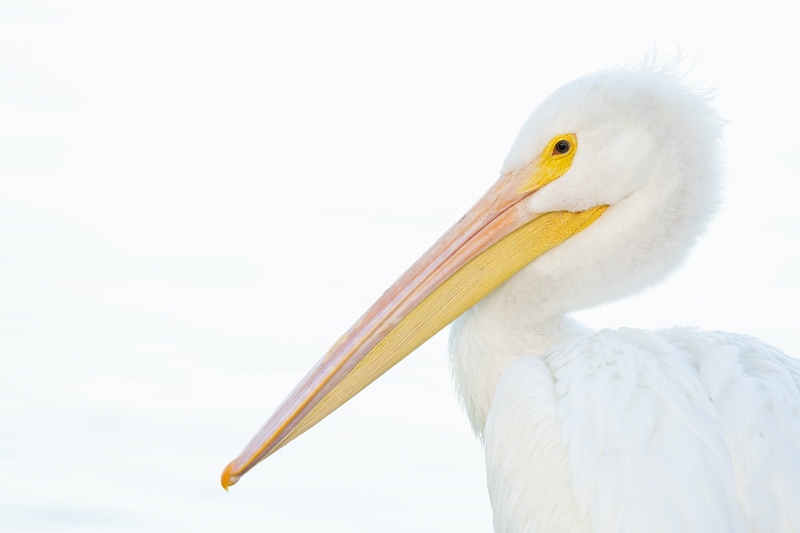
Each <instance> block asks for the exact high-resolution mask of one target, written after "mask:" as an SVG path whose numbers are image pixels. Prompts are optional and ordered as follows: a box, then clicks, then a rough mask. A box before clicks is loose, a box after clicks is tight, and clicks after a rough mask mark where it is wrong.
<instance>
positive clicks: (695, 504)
mask: <svg viewBox="0 0 800 533" xmlns="http://www.w3.org/2000/svg"><path fill="white" fill-rule="evenodd" d="M576 330H577V328H575V329H573V335H570V336H569V338H567V339H565V340H562V341H559V342H556V343H555V344H554V345H552V346H551V347H549V348H548V349H546V350H544V351H543V352H541V353H537V354H531V355H528V356H523V357H519V358H516V359H515V360H514V361H513V362H512V363H510V364H508V365H507V366H506V367H505V369H504V371H503V372H502V375H501V377H500V379H499V380H498V381H497V383H496V386H495V390H494V393H493V395H492V401H491V405H490V407H489V409H488V412H487V416H486V423H485V426H484V427H476V428H475V429H476V431H480V434H481V435H482V437H483V440H484V446H485V452H486V471H487V475H488V487H489V495H490V499H491V501H492V508H493V510H494V522H495V529H496V530H497V531H507V532H515V531H586V532H616V531H657V532H662V531H663V532H671V531H697V532H701V531H702V532H715V531H718V532H739V531H742V532H750V531H763V532H768V531H775V532H778V531H780V532H791V531H798V530H800V509H798V507H797V506H796V505H795V502H798V501H800V460H798V450H797V443H798V442H800V413H799V412H798V409H797V406H798V405H800V393H799V392H798V388H799V387H800V363H798V361H797V360H794V359H791V358H789V357H787V356H786V355H785V354H783V353H781V352H780V351H778V350H777V349H775V348H773V347H771V346H768V345H766V344H764V343H763V342H761V341H759V340H757V339H754V338H751V337H746V336H740V335H734V334H730V333H721V332H704V331H699V330H696V329H692V328H674V329H669V330H662V331H655V332H648V331H642V330H635V329H620V330H603V331H598V332H593V331H588V330H584V331H582V332H577V331H576ZM457 354H458V351H457V350H456V351H454V356H457Z"/></svg>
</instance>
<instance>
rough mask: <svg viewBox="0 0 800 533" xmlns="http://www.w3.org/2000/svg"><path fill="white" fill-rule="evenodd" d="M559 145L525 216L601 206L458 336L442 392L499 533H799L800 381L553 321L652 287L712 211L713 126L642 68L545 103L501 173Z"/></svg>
mask: <svg viewBox="0 0 800 533" xmlns="http://www.w3.org/2000/svg"><path fill="white" fill-rule="evenodd" d="M563 131H574V132H576V133H577V136H578V138H579V139H580V144H579V148H578V151H577V153H576V156H575V160H574V163H573V165H572V167H571V168H570V170H569V171H567V172H566V173H565V174H564V175H563V176H562V177H561V178H559V179H557V180H555V181H554V182H552V183H550V184H549V185H547V186H546V187H544V188H542V189H541V190H540V191H537V193H536V194H534V195H532V196H531V199H530V202H531V203H530V205H531V209H532V210H533V211H535V212H550V211H554V210H579V209H585V208H588V207H591V206H593V205H598V204H603V203H605V204H609V205H610V206H611V207H609V208H608V210H607V211H606V212H605V213H604V214H603V216H602V217H601V218H600V219H598V220H597V222H595V223H594V224H593V225H592V226H590V227H589V228H587V229H586V230H584V231H583V232H581V233H580V234H578V235H575V236H574V237H572V238H571V239H569V240H568V241H566V242H564V243H563V244H561V245H560V246H558V247H556V248H554V249H552V250H550V251H549V252H548V253H547V254H545V255H543V256H542V257H540V258H539V259H537V260H535V261H534V262H532V263H531V264H529V265H528V266H527V267H525V268H524V269H523V270H522V271H520V272H519V273H518V274H516V275H515V276H514V277H512V278H511V279H509V280H508V281H507V282H506V283H505V284H504V285H502V286H501V287H500V288H498V289H497V290H496V291H495V292H493V293H492V294H490V295H489V296H487V297H486V298H485V299H484V300H482V301H481V302H479V303H478V304H476V305H475V306H474V307H473V308H472V309H470V310H469V311H468V312H467V313H465V314H464V315H462V316H461V318H459V319H458V320H457V321H456V322H455V324H454V326H453V328H452V330H451V336H450V344H451V356H452V366H453V373H454V376H455V380H456V384H457V389H458V391H459V394H460V396H461V398H462V400H463V403H464V405H465V407H466V410H467V413H468V416H469V418H470V421H471V423H472V425H473V428H474V430H475V432H476V433H477V434H478V435H479V436H480V437H481V438H482V439H483V441H484V444H485V449H486V468H487V475H488V487H489V494H490V498H491V501H492V507H493V510H494V523H495V529H496V530H497V531H501V532H523V531H525V532H527V531H531V532H534V531H541V532H555V531H571V532H572V531H576V532H577V531H580V532H583V531H585V532H609V533H610V532H623V531H625V532H641V531H663V532H676V531H694V532H698V533H699V532H704V533H705V532H740V531H741V532H746V531H754V532H764V533H767V532H791V531H800V362H798V360H796V359H792V358H790V357H787V356H786V355H784V354H783V353H781V352H780V351H778V350H777V349H775V348H773V347H771V346H768V345H766V344H764V343H763V342H761V341H758V340H757V339H753V338H750V337H745V336H741V335H735V334H730V333H721V332H703V331H698V330H695V329H687V328H674V329H669V330H662V331H655V332H647V331H640V330H633V329H619V330H603V331H598V332H594V331H591V330H589V329H588V328H585V327H583V326H582V325H580V324H578V323H576V322H574V321H573V320H571V319H570V318H569V317H568V316H567V313H568V312H569V311H574V310H577V309H582V308H585V307H587V306H591V305H595V304H597V303H600V302H604V301H608V300H611V299H614V298H619V297H622V296H626V295H628V294H631V293H633V292H636V291H638V290H641V289H642V288H643V287H646V286H648V285H650V284H652V283H654V282H655V281H657V280H659V279H661V278H663V277H664V276H665V275H666V274H667V273H668V272H669V271H671V270H672V269H673V268H675V267H676V266H677V265H678V264H680V262H681V261H682V260H683V258H684V257H685V256H686V254H687V253H688V251H689V249H690V247H691V246H692V245H693V243H694V241H695V239H696V238H697V236H698V235H699V234H700V233H701V232H702V231H703V229H704V228H705V225H706V223H707V221H708V220H709V218H710V217H711V215H712V214H713V213H714V211H715V209H716V205H717V201H718V200H717V199H718V196H719V188H720V186H719V180H718V177H717V176H718V163H717V153H718V147H717V143H718V139H719V121H718V119H717V118H716V116H715V115H714V113H713V112H712V111H710V109H709V108H708V101H707V99H706V98H705V97H704V96H702V95H699V94H697V93H696V92H694V91H692V90H691V89H688V88H685V87H683V86H681V85H680V84H679V83H678V82H677V81H676V80H674V79H673V78H672V77H671V76H670V75H668V74H667V73H664V72H662V71H659V70H657V69H654V68H642V69H636V70H620V71H610V72H604V73H600V74H597V75H594V76H590V77H587V78H583V79H581V80H578V81H576V82H573V83H572V84H569V85H567V86H564V87H562V88H561V89H559V90H558V91H557V92H556V93H555V94H554V95H553V96H551V97H550V98H549V99H548V100H546V101H545V102H544V103H543V104H542V105H541V106H540V107H539V108H538V109H537V110H536V111H535V112H534V113H533V115H532V116H531V118H530V119H529V120H528V122H527V123H526V125H525V126H524V127H523V130H522V132H521V133H520V135H519V137H518V139H517V141H516V143H515V144H514V147H513V148H512V150H511V153H510V154H509V156H508V159H507V161H506V165H505V168H504V172H508V171H510V170H513V169H515V168H519V167H521V166H523V165H524V164H525V163H526V162H528V161H530V160H531V159H532V158H533V157H534V156H535V154H536V153H537V152H538V151H539V150H541V146H542V144H544V143H545V142H546V140H547V139H549V138H550V137H552V136H553V135H555V134H557V133H558V132H563Z"/></svg>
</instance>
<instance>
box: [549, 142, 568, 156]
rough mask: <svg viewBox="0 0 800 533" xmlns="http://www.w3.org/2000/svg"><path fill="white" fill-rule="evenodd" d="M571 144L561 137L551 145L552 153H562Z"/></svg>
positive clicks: (565, 151)
mask: <svg viewBox="0 0 800 533" xmlns="http://www.w3.org/2000/svg"><path fill="white" fill-rule="evenodd" d="M570 148H572V145H571V144H570V142H569V141H568V140H566V139H561V140H560V141H558V142H557V143H556V144H555V146H553V155H564V154H566V153H567V152H569V150H570Z"/></svg>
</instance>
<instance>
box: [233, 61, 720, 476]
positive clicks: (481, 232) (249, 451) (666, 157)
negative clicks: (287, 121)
mask: <svg viewBox="0 0 800 533" xmlns="http://www.w3.org/2000/svg"><path fill="white" fill-rule="evenodd" d="M719 133H720V123H719V120H718V119H717V118H716V116H715V114H714V113H713V112H711V111H710V109H709V104H708V101H707V98H705V97H704V96H702V95H700V94H698V93H696V92H695V91H693V90H691V89H689V88H686V87H684V86H682V85H681V84H680V83H679V82H678V81H676V80H675V79H674V78H673V77H672V76H671V75H669V74H668V73H666V72H663V71H661V70H659V69H657V68H653V67H645V68H639V69H631V70H611V71H606V72H601V73H598V74H595V75H592V76H587V77H584V78H581V79H578V80H576V81H574V82H572V83H570V84H567V85H565V86H563V87H561V88H560V89H558V90H557V91H556V92H555V93H553V94H552V95H551V96H550V97H549V98H547V99H546V100H545V101H544V102H543V103H542V104H541V105H540V106H539V107H538V108H537V109H536V110H535V111H534V112H533V114H532V115H531V116H530V118H529V119H528V120H527V122H526V123H525V125H524V126H523V128H522V130H521V132H520V133H519V136H518V137H517V139H516V141H515V142H514V145H513V146H512V148H511V151H510V153H509V155H508V157H507V158H506V161H505V163H504V165H503V169H502V171H501V175H500V178H499V180H498V181H497V182H496V183H495V184H494V185H493V186H492V187H491V188H490V189H489V191H488V192H487V193H486V194H485V195H484V196H483V197H482V198H481V199H480V200H479V201H478V202H477V203H476V204H475V205H474V206H473V207H472V208H471V209H470V210H469V211H468V212H467V214H465V215H464V217H462V219H461V220H459V221H458V222H457V223H456V224H455V225H454V226H453V227H452V228H451V229H450V230H448V231H447V232H446V233H445V234H444V235H443V236H442V237H441V238H440V239H439V241H437V242H436V243H435V244H434V245H433V247H431V249H430V250H428V251H427V252H426V253H425V254H424V255H423V256H422V257H421V258H420V259H419V260H418V261H417V262H416V263H414V264H413V265H412V266H411V268H410V269H409V270H408V271H407V272H406V273H405V274H403V276H402V277H401V278H400V279H399V280H398V281H397V282H395V284H393V285H392V286H391V287H390V288H389V289H388V290H387V291H386V292H385V293H384V295H383V296H382V297H381V298H380V299H379V300H378V301H377V302H376V303H375V304H374V305H373V306H372V307H371V308H370V309H369V310H367V312H366V313H365V314H364V315H363V316H362V317H361V318H360V319H359V320H358V321H357V322H356V324H355V325H354V326H353V327H352V328H351V329H350V330H349V331H348V332H346V333H345V334H344V335H343V336H342V337H341V338H340V339H339V341H337V343H336V344H335V345H334V346H333V347H332V348H331V349H330V351H329V352H328V353H327V354H326V355H325V356H324V357H323V358H322V360H321V361H320V362H319V363H317V365H316V366H315V367H314V368H312V369H311V371H310V372H309V373H308V375H307V376H306V377H305V378H304V379H303V380H302V381H301V382H300V383H299V384H298V385H297V387H296V388H295V389H294V391H293V392H292V393H291V394H290V395H289V396H288V397H287V398H286V399H285V400H284V402H283V403H282V404H281V405H280V406H279V407H278V409H277V410H276V411H275V412H274V413H273V415H272V416H271V417H270V419H269V420H268V421H267V422H266V424H265V425H264V426H263V427H262V428H261V430H260V431H259V432H258V433H257V434H256V436H255V437H254V438H253V439H252V440H251V442H250V443H249V444H248V445H247V447H246V448H245V449H244V451H243V452H242V453H241V455H240V456H239V457H237V458H236V459H235V460H234V461H232V462H231V463H230V464H229V465H228V466H227V467H226V468H225V470H224V472H223V475H222V485H223V486H224V487H225V488H226V489H227V487H228V486H230V485H232V484H234V483H236V482H237V481H238V479H239V478H240V477H241V476H242V475H244V473H246V472H247V471H248V470H250V469H251V468H252V467H253V466H255V464H257V463H258V462H260V461H261V460H263V459H264V458H266V457H267V456H269V455H271V454H272V453H274V452H275V451H276V450H278V449H279V448H281V447H282V446H284V445H285V444H287V443H288V442H290V441H291V440H292V439H294V438H296V437H297V436H298V435H300V434H301V433H303V432H304V431H306V430H307V429H309V428H310V427H311V426H313V425H314V424H316V423H317V422H318V421H319V420H321V419H322V418H323V417H325V416H327V415H328V414H330V413H331V412H332V411H333V410H334V409H336V408H338V407H339V406H340V405H342V404H343V403H344V402H346V401H347V400H349V399H350V398H352V397H353V396H354V395H355V394H357V393H358V392H359V391H360V390H362V389H363V388H364V387H366V386H367V385H368V384H369V383H371V382H372V381H374V380H375V379H376V378H378V377H379V376H380V375H381V374H383V373H384V372H386V371H387V370H388V369H389V368H391V367H392V366H393V365H394V364H396V363H397V362H398V361H400V360H401V359H402V358H403V357H405V356H406V355H408V354H409V353H411V352H412V351H413V350H414V349H416V348H417V347H418V346H419V345H421V344H422V343H423V342H425V341H426V340H427V339H429V338H430V337H431V336H433V335H434V334H435V333H436V332H438V331H439V330H441V329H442V328H443V327H445V326H446V325H447V324H449V323H451V322H453V321H454V320H456V319H457V318H458V317H459V316H461V315H462V314H464V313H465V312H466V311H468V310H470V309H471V308H472V309H471V310H470V312H469V313H468V314H466V315H464V317H462V318H461V319H460V320H461V322H463V321H464V320H476V319H479V318H480V317H476V315H478V314H479V315H481V316H482V317H487V318H485V320H490V321H493V323H496V324H497V325H498V327H502V323H503V322H504V321H508V322H509V323H510V322H512V321H515V320H516V321H518V320H520V318H519V317H532V316H538V317H556V316H560V315H563V314H564V313H566V312H569V311H573V310H577V309H581V308H585V307H589V306H592V305H595V304H597V303H600V302H604V301H608V300H611V299H614V298H619V297H622V296H624V295H628V294H631V293H633V292H635V291H638V290H640V289H642V288H643V287H645V286H647V285H649V284H652V283H654V282H655V281H656V280H658V279H660V278H663V277H664V276H665V275H666V274H667V273H668V272H669V271H670V270H671V269H673V268H675V267H676V266H677V265H678V264H679V263H680V262H681V261H682V259H683V258H684V257H685V256H686V254H687V253H688V251H689V249H690V248H691V246H692V244H693V243H694V242H695V240H696V238H697V236H698V234H699V233H700V232H701V231H702V230H703V229H704V228H705V226H706V224H707V222H708V220H709V219H710V217H711V215H712V214H713V212H714V211H715V208H716V205H717V200H718V195H719V184H718V171H717V166H718V165H717V152H718V146H717V144H718V138H719ZM476 304H478V305H476ZM473 306H474V307H473ZM512 314H513V316H512ZM456 329H458V327H457V328H456ZM466 386H469V384H466ZM486 394H489V400H490V399H491V393H490V391H489V392H486ZM462 396H464V397H465V398H466V399H465V402H466V403H467V407H468V411H469V412H470V418H471V420H472V423H473V426H474V427H475V428H476V430H477V431H478V432H479V433H480V431H481V428H482V424H483V420H484V418H485V414H482V413H481V410H482V409H483V407H480V405H484V404H486V401H485V400H483V401H479V400H478V399H476V400H475V403H476V405H475V406H471V405H470V401H471V400H470V399H469V391H467V393H466V394H465V393H464V391H462ZM478 396H480V394H479V395H478ZM478 404H480V405H478Z"/></svg>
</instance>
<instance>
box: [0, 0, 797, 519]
mask: <svg viewBox="0 0 800 533" xmlns="http://www.w3.org/2000/svg"><path fill="white" fill-rule="evenodd" d="M287 4H289V3H288V2H257V1H253V2H239V1H231V0H224V1H223V0H218V1H207V2H196V1H186V2H179V1H174V0H169V1H165V0H158V1H142V0H135V1H119V2H111V1H95V2H91V1H85V2H82V1H71V2H58V1H51V2H47V1H43V2H30V1H25V2H22V1H20V2H17V1H13V0H12V1H9V0H3V1H2V3H0V475H1V476H2V484H0V531H43V532H50V531H53V532H63V531H76V532H78V531H80V532H87V531H89V532H91V531H143V532H144V531H147V532H149V531H187V532H195V531H275V532H291V531H326V532H337V531H340V532H359V531H360V532H390V531H391V532H401V531H436V532H439V531H457V532H486V531H489V530H490V529H491V509H490V507H489V502H488V497H487V495H486V488H485V479H484V472H483V469H484V467H483V457H482V452H481V449H480V446H479V445H478V443H477V442H476V441H475V440H474V439H473V437H472V435H471V431H470V428H469V426H468V423H467V421H466V418H465V417H464V416H463V414H462V413H461V410H460V407H459V405H458V404H457V402H456V399H455V395H454V393H453V390H452V384H451V382H450V376H449V369H448V366H447V355H446V334H440V335H438V336H436V337H435V338H434V339H432V340H431V341H430V342H428V343H427V344H426V345H425V346H423V347H422V348H420V349H419V350H418V351H417V352H416V353H414V354H413V355H412V356H410V357H409V358H408V359H407V360H406V361H404V362H403V363H401V364H400V365H399V366H398V367H397V368H396V369H395V370H394V371H393V372H390V373H389V374H387V375H386V376H384V377H383V378H381V379H380V380H379V381H378V382H377V383H376V384H375V385H373V386H372V387H370V388H369V389H368V390H366V391H365V392H364V393H362V394H361V395H360V396H358V397H357V398H356V399H355V400H354V401H352V402H350V403H349V404H347V405H346V406H345V407H343V408H342V409H340V410H339V411H338V412H337V413H335V414H334V415H333V416H331V417H330V418H329V419H327V420H325V421H324V422H323V423H321V424H320V425H319V426H317V427H316V428H314V429H313V430H312V431H311V432H309V433H307V434H306V435H304V436H303V437H302V438H300V439H298V440H297V441H295V442H294V443H292V444H291V445H290V446H288V447H287V448H285V449H284V450H281V451H280V452H279V453H278V454H276V455H275V456H273V457H272V458H270V460H268V461H267V462H265V463H263V464H261V465H259V467H257V468H256V469H255V470H254V471H253V472H251V473H250V474H249V475H248V476H247V477H245V478H244V479H243V480H242V481H241V482H240V483H239V484H238V485H237V486H236V487H234V488H233V489H232V490H231V492H230V493H225V492H224V491H223V490H222V489H221V488H220V486H219V481H218V480H219V474H220V471H221V470H222V468H223V467H224V466H225V464H226V463H227V462H228V461H229V460H231V459H233V457H235V456H236V454H237V453H238V452H239V451H240V449H241V448H242V447H243V446H244V445H245V444H246V442H247V441H248V440H249V438H250V437H251V435H252V434H253V433H254V431H255V430H256V429H257V428H258V427H259V426H260V425H261V423H262V422H263V421H264V420H265V419H266V417H267V416H268V415H269V414H270V413H271V411H272V410H273V409H274V407H275V406H276V405H277V404H278V403H279V402H280V400H281V399H282V398H283V397H284V395H285V394H286V393H287V392H289V391H290V390H291V389H292V387H293V386H294V385H295V383H296V382H297V381H298V379H300V378H301V377H302V376H303V375H304V374H305V373H306V371H307V370H308V368H309V367H310V366H311V365H312V364H313V363H314V362H315V361H316V360H317V359H318V358H319V357H321V356H322V354H323V353H324V352H325V351H326V350H327V348H328V347H329V346H330V344H331V343H332V342H333V341H334V340H335V339H336V338H337V337H338V336H339V334H341V333H342V332H343V331H344V330H346V329H347V328H348V327H349V326H350V324H351V323H352V322H353V321H354V320H355V319H356V318H357V317H358V316H359V315H360V314H361V312H362V311H363V310H364V309H365V308H366V307H367V306H368V305H369V304H370V303H372V301H373V300H374V299H375V298H377V297H378V296H379V295H380V294H381V292H382V291H383V290H384V289H385V288H386V287H387V286H388V285H389V284H390V283H391V282H392V281H394V279H395V278H396V277H397V276H399V275H400V273H401V272H402V271H403V270H404V269H405V268H406V267H407V266H408V265H410V263H411V262H412V261H413V260H414V259H415V258H416V257H417V256H418V255H419V254H420V253H422V252H423V251H424V250H425V249H426V248H427V247H428V245H430V244H431V243H432V242H433V241H434V240H435V239H436V237H437V236H438V235H439V234H441V233H442V232H443V231H444V230H445V229H446V228H447V227H449V225H450V224H451V223H453V222H454V221H455V220H457V218H458V217H459V216H460V215H461V214H462V213H463V212H464V211H465V210H466V209H467V208H468V207H469V206H470V205H471V204H472V202H473V201H474V200H475V199H477V197H478V196H479V195H480V194H481V193H482V192H483V191H484V190H485V189H486V188H487V187H488V186H489V185H490V184H491V183H492V182H493V181H494V179H495V178H496V177H497V174H498V169H499V168H500V165H501V163H502V160H503V158H504V157H505V154H506V151H507V149H508V147H509V146H510V145H511V142H512V140H513V139H514V137H515V135H516V133H517V130H518V128H519V127H520V126H521V124H522V122H523V120H524V119H525V118H526V117H527V115H528V114H529V113H530V111H531V110H532V109H533V108H534V106H535V105H536V104H537V103H538V102H539V101H540V100H541V99H542V98H544V97H545V96H546V95H548V94H549V93H550V92H551V91H552V90H553V89H555V88H556V87H558V86H559V85H561V84H562V83H565V82H568V81H570V80H571V79H573V78H575V77H577V76H579V75H581V74H585V73H589V72H592V71H595V70H598V69H601V68H605V67H608V66H613V65H617V64H625V63H631V62H633V63H637V62H639V61H641V60H642V59H643V58H644V57H645V56H646V55H647V54H648V53H652V51H653V49H654V47H657V53H658V54H659V55H661V56H665V57H673V56H675V55H676V54H677V53H678V52H679V51H680V52H681V53H682V55H683V57H684V60H683V62H682V65H681V68H682V69H683V70H684V71H689V74H688V78H687V79H690V80H695V81H697V82H699V84H700V85H701V86H703V87H713V88H716V89H717V96H716V97H715V105H716V107H717V108H718V109H719V111H720V113H721V114H722V116H724V117H725V118H726V119H727V120H729V121H730V123H729V124H728V126H727V127H726V138H727V147H728V152H729V154H728V156H727V161H728V168H729V171H728V187H727V203H726V205H725V207H724V209H723V210H722V212H721V213H720V215H719V216H718V218H717V220H716V222H715V223H714V225H713V227H712V229H711V230H710V232H709V233H708V235H707V236H706V237H705V238H704V239H703V240H702V241H701V243H700V246H699V247H698V248H697V250H696V252H695V253H694V254H693V255H692V257H691V258H690V260H689V262H688V263H687V265H686V268H684V269H683V270H682V271H681V272H679V273H678V274H677V275H674V276H672V277H671V278H670V279H669V280H668V281H667V282H666V283H665V284H663V285H661V286H660V287H658V288H656V289H654V290H652V291H650V292H648V293H646V294H644V295H641V296H639V297H637V298H635V299H631V300H628V301H625V302H622V303H617V304H614V305H610V306H607V307H603V308H601V309H596V310H592V311H588V312H584V313H582V314H581V315H580V316H581V318H582V319H583V320H584V321H586V322H588V323H589V324H591V325H593V326H597V327H605V326H617V325H627V326H636V327H645V328H650V327H659V326H671V325H673V324H676V323H677V324H686V325H699V326H702V327H705V328H720V329H726V330H733V331H739V332H743V333H749V334H753V335H757V336H760V337H762V338H764V339H766V340H767V341H768V342H771V343H774V344H776V345H778V346H780V347H781V348H783V349H784V350H785V351H787V352H789V353H790V354H793V355H795V356H797V355H800V333H798V318H797V317H798V311H797V305H798V301H800V250H799V248H800V246H798V241H799V240H800V213H798V210H797V204H798V199H800V156H798V147H800V132H798V128H797V125H798V122H800V105H798V101H797V95H798V93H800V67H798V65H800V62H798V57H800V38H799V37H798V33H799V32H800V31H799V30H798V28H800V16H799V11H800V8H799V7H798V5H800V4H798V2H797V1H796V0H786V1H773V2H763V1H760V2H747V3H746V4H744V3H743V4H742V6H738V5H736V3H732V2H707V1H702V0H692V1H678V2H676V1H673V0H668V1H660V2H643V1H641V0H636V1H630V2H613V3H609V2H595V1H570V2H555V1H553V2H546V3H545V2H533V1H529V2H521V3H510V2H495V3H491V4H490V3H481V2H466V1H459V2H452V3H442V2H430V1H425V2H410V1H405V2H395V3H393V4H384V3H381V2H374V1H363V2H336V3H333V2H316V3H313V2H297V3H292V4H291V5H287Z"/></svg>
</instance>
